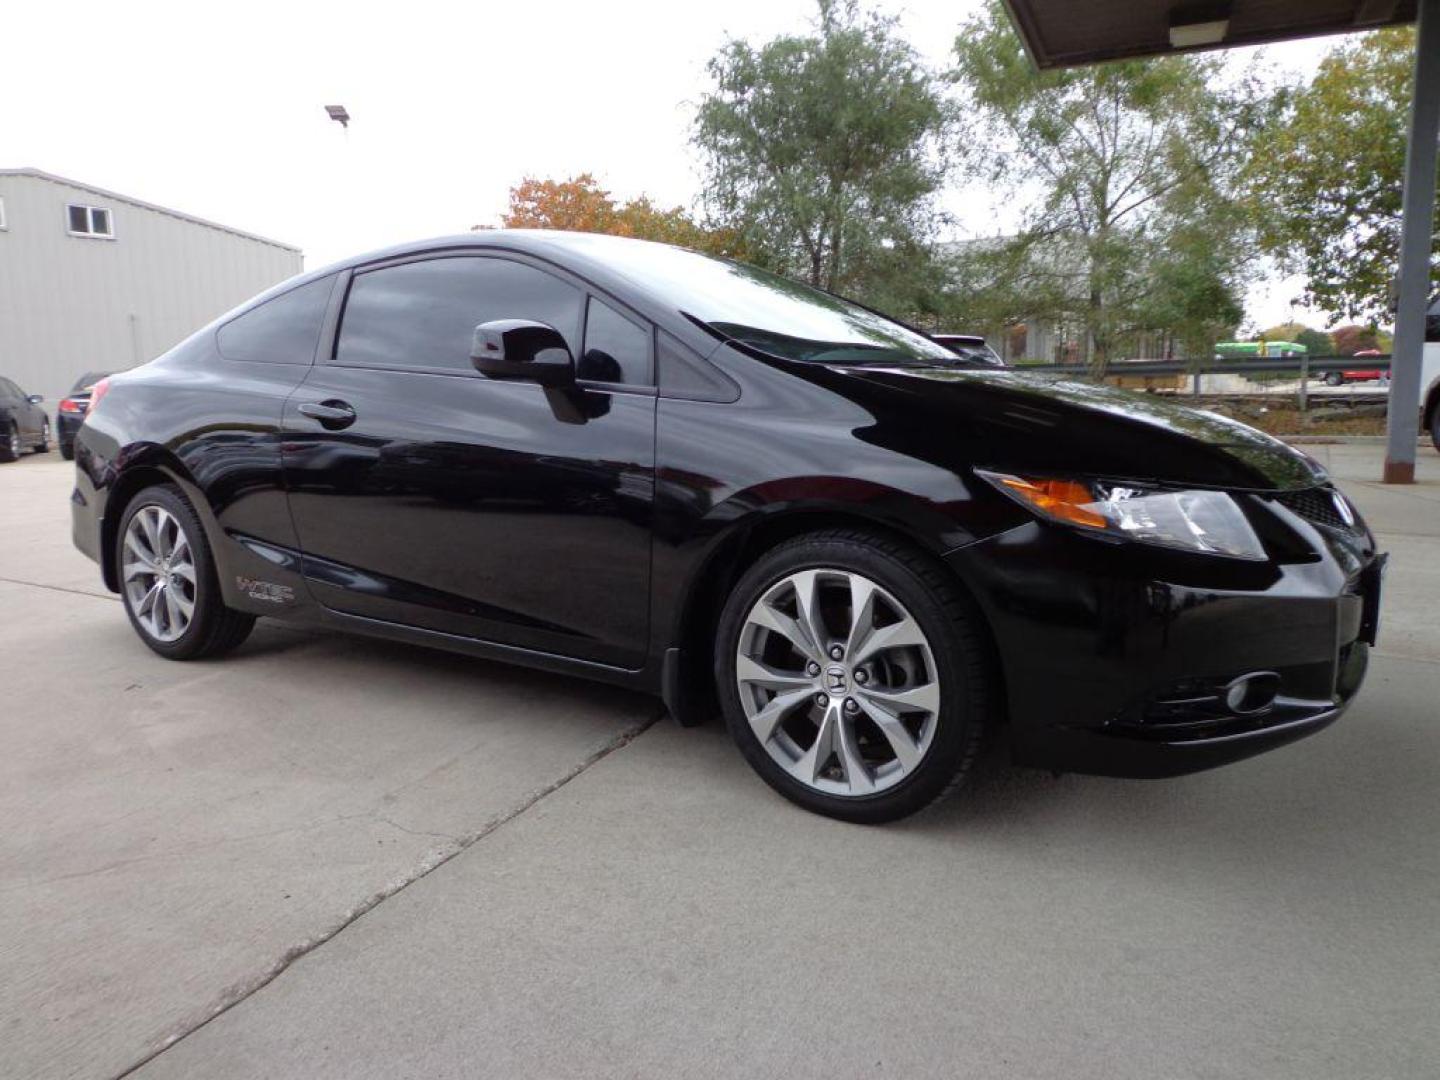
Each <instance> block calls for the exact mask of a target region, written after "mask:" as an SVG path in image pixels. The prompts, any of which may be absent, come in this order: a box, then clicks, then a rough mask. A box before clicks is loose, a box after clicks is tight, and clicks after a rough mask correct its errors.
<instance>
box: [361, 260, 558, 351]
mask: <svg viewBox="0 0 1440 1080" xmlns="http://www.w3.org/2000/svg"><path fill="white" fill-rule="evenodd" d="M584 301H585V295H584V293H582V292H581V291H580V290H579V289H577V288H575V287H574V286H573V285H570V284H568V283H567V282H564V281H561V280H560V279H559V278H557V277H554V276H552V275H550V274H547V273H545V272H544V271H543V270H537V269H535V268H534V267H533V266H527V265H525V264H524V263H517V262H511V261H510V260H508V259H496V258H486V257H482V256H468V255H467V256H462V257H458V258H441V259H427V260H425V261H424V262H412V263H401V264H400V265H398V266H386V267H381V268H380V269H378V270H367V271H365V272H364V273H361V274H356V275H355V277H354V278H353V279H352V280H351V282H350V296H349V298H348V299H347V300H346V302H345V315H344V317H343V319H342V320H341V322H340V336H339V340H338V341H337V342H336V343H335V362H336V363H337V364H346V365H350V366H353V367H381V368H402V369H403V368H412V369H416V370H420V371H439V372H457V373H459V372H466V373H469V374H474V373H475V368H474V367H473V366H472V365H471V363H470V346H471V344H472V342H473V339H474V336H475V327H476V326H478V325H479V324H480V323H483V322H490V321H491V320H492V319H535V320H538V321H539V322H543V323H549V324H550V325H551V326H553V327H555V329H557V330H559V331H560V333H561V334H562V335H564V337H565V340H566V341H567V342H568V343H569V345H570V349H571V351H572V352H573V351H574V350H575V346H576V344H577V342H578V341H579V338H580V312H581V309H582V308H583V306H584Z"/></svg>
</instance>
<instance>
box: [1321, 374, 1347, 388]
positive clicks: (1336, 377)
mask: <svg viewBox="0 0 1440 1080" xmlns="http://www.w3.org/2000/svg"><path fill="white" fill-rule="evenodd" d="M1344 383H1345V376H1344V375H1342V374H1340V372H1338V371H1332V372H1329V373H1328V374H1327V375H1326V376H1325V385H1326V386H1343V385H1344Z"/></svg>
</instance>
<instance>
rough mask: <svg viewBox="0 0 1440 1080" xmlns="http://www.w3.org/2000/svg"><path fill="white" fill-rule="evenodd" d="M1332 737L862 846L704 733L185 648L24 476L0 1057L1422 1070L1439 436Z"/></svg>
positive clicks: (511, 690)
mask: <svg viewBox="0 0 1440 1080" xmlns="http://www.w3.org/2000/svg"><path fill="white" fill-rule="evenodd" d="M1306 449H1307V450H1308V451H1309V452H1311V453H1313V454H1314V455H1315V456H1317V457H1320V458H1321V459H1322V460H1325V461H1326V462H1327V464H1329V466H1330V467H1331V469H1332V471H1333V472H1334V473H1335V474H1336V476H1337V477H1339V478H1340V479H1341V481H1342V483H1343V485H1344V486H1345V488H1346V490H1347V491H1348V492H1349V493H1350V494H1351V495H1352V497H1353V498H1354V499H1355V501H1356V502H1357V503H1358V504H1359V505H1360V506H1361V507H1362V509H1363V510H1364V511H1365V513H1366V514H1367V516H1368V517H1369V518H1370V521H1371V523H1372V525H1373V526H1374V527H1375V529H1376V531H1377V532H1378V533H1379V534H1380V536H1381V540H1382V545H1383V546H1384V547H1386V548H1388V549H1389V550H1390V551H1391V552H1392V570H1391V574H1390V577H1389V581H1388V586H1387V594H1386V601H1385V607H1384V613H1383V621H1382V636H1381V645H1380V648H1379V649H1378V650H1377V653H1376V655H1375V657H1374V662H1373V666H1372V668H1371V675H1370V680H1369V685H1368V686H1367V687H1366V689H1365V691H1364V692H1363V693H1362V696H1361V699H1360V701H1359V703H1358V704H1357V705H1356V707H1355V708H1354V709H1353V710H1352V711H1351V712H1350V713H1349V715H1348V716H1347V717H1346V718H1345V719H1344V720H1342V721H1341V722H1340V723H1339V724H1337V725H1335V726H1334V727H1332V728H1330V729H1329V730H1328V731H1326V732H1324V733H1322V734H1320V735H1318V736H1316V737H1314V738H1312V739H1309V740H1306V741H1304V742H1301V743H1299V744H1296V745H1295V746H1292V747H1288V748H1285V749H1282V750H1280V751H1278V752H1276V753H1273V754H1269V755H1266V756H1263V757H1260V758H1256V759H1253V760H1251V761H1247V762H1243V763H1240V764H1238V765H1234V766H1231V767H1229V768H1226V769H1222V770H1218V771H1215V772H1211V773H1205V774H1200V775H1196V776H1191V777H1185V778H1181V779H1178V780H1171V781H1163V782H1136V781H1120V780H1104V779H1092V778H1086V777H1071V776H1067V777H1061V778H1055V777H1051V776H1049V775H1048V774H1040V773H1034V772H1028V771H1022V770H1017V769H1014V768H1011V767H1010V766H1008V765H1007V764H1006V763H1005V762H1004V760H1003V758H1002V757H1001V756H1000V755H998V754H992V755H991V756H990V758H988V759H987V760H986V761H984V762H983V763H982V765H981V767H980V769H979V772H978V774H977V776H976V777H975V780H974V783H973V784H972V785H971V786H970V788H969V789H968V790H966V791H964V792H962V794H961V795H960V797H958V798H956V799H953V800H951V801H950V802H948V803H946V804H944V805H943V806H941V807H939V808H938V809H936V810H934V811H932V812H930V813H928V814H926V815H923V816H921V817H919V818H916V819H913V820H911V821H909V822H905V823H902V824H900V825H898V826H890V827H885V828H878V829H867V828H863V827H857V826H847V825H842V824H839V823H836V822H831V821H827V820H823V819H821V818H817V817H813V816H810V815H807V814H805V813H804V812H802V811H800V810H798V809H796V808H793V807H791V806H790V805H789V804H787V803H784V802H783V801H781V800H780V799H779V798H778V797H777V796H775V795H773V794H772V793H771V792H770V791H769V790H768V789H767V788H765V787H764V785H763V784H762V783H761V782H760V781H759V780H758V779H757V778H756V777H754V776H753V775H752V774H751V773H750V771H749V769H748V768H747V767H746V766H745V765H744V763H743V762H742V761H741V760H740V758H739V756H738V754H736V753H735V752H734V751H733V750H732V749H731V747H730V746H729V745H728V743H727V742H726V740H725V738H724V735H723V733H722V732H721V731H720V730H718V729H717V728H708V729H700V730H692V731H685V730H681V729H678V728H676V727H675V726H673V725H672V724H671V723H670V722H669V721H664V720H662V721H660V722H658V723H657V722H656V720H657V718H658V716H659V706H658V703H656V702H653V701H651V700H649V699H647V698H643V697H637V696H634V695H630V694H625V693H622V692H620V691H616V690H611V689H607V688H604V687H599V686H593V685H589V684H586V683H581V682H577V681H573V680H568V679H563V678H558V677H554V676H547V675H537V674H533V673H528V672H523V671H519V670H515V669H509V668H505V667H501V666H498V665H492V664H487V663H483V662H479V661H475V660H469V659H465V658H460V657H453V656H448V655H443V654H438V653H430V652H425V651H422V650H418V649H412V648H407V647H403V646H396V645H390V644H382V643H372V642H367V641H361V640H357V639H351V638H345V637H338V636H332V635H326V634H318V633H300V632H296V631H293V630H288V629H285V628H283V627H279V626H274V625H267V624H265V623H262V624H261V627H260V629H258V630H257V632H256V633H255V635H254V636H253V637H252V638H251V640H250V641H249V642H248V643H247V644H246V645H245V646H244V647H243V648H242V649H241V650H240V651H239V652H238V653H236V654H235V655H234V656H233V657H231V658H229V659H226V660H222V661H218V662H213V663H194V664H175V663H169V662H166V661H164V660H161V659H159V658H158V657H155V656H154V655H152V654H151V653H150V652H149V651H148V650H146V649H145V648H144V647H143V646H142V645H141V644H140V642H139V641H138V640H137V639H136V638H135V636H134V635H133V633H132V632H131V630H130V628H129V625H128V624H127V622H126V620H125V617H124V614H123V612H122V610H121V607H120V605H119V603H118V601H117V600H116V599H115V598H114V597H112V596H111V595H110V594H108V593H106V592H105V590H104V588H103V586H102V585H101V584H100V581H99V576H98V572H97V571H96V569H95V568H94V567H93V566H92V564H90V563H89V562H88V561H87V560H85V559H84V558H83V557H82V556H80V555H79V554H78V553H76V552H75V551H74V550H73V549H72V548H71V546H70V540H69V511H68V504H67V497H68V494H69V488H70V475H71V469H70V466H69V465H68V464H66V463H64V462H62V461H60V459H59V456H58V455H56V454H53V453H52V454H50V455H46V456H44V457H30V458H26V459H23V460H22V461H21V462H20V463H18V464H13V465H5V466H0V616H3V617H0V686H3V688H4V694H3V697H0V740H3V745H4V747H5V753H4V754H3V755H0V820H3V821H4V822H5V828H4V830H3V832H0V972H3V974H4V978H3V979H0V1075H3V1076H5V1077H30V1076H34V1077H46V1078H51V1077H71V1076H80V1077H97V1076H98V1077H103V1076H117V1075H122V1074H126V1073H127V1072H130V1071H132V1070H133V1071H135V1072H136V1075H139V1076H143V1077H147V1078H148V1077H161V1076H166V1077H168V1076H174V1077H202V1076H203V1077H241V1076H245V1077H251V1076H254V1077H260V1076H265V1077H276V1076H296V1077H301V1076H303V1077H307V1078H313V1077H331V1076H333V1077H347V1078H353V1077H372V1076H373V1077H395V1076H416V1077H419V1076H425V1077H433V1076H546V1077H564V1076H577V1077H580V1076H584V1077H603V1076H617V1077H618V1076H626V1077H639V1076H644V1077H650V1076H654V1077H664V1078H667V1080H673V1078H680V1077H722V1076H747V1077H770V1076H777V1077H778V1076H786V1077H808V1076H817V1077H818V1076H826V1077H830V1078H834V1077H837V1076H838V1077H849V1076H859V1075H867V1076H868V1075H874V1076H895V1077H930V1076H934V1077H956V1076H983V1077H986V1078H994V1077H1017V1078H1026V1080H1037V1078H1043V1077H1056V1078H1060V1077H1063V1078H1065V1080H1080V1078H1086V1077H1096V1078H1105V1080H1116V1078H1128V1077H1136V1078H1147V1080H1154V1078H1159V1077H1164V1078H1175V1077H1255V1078H1264V1080H1278V1078H1283V1077H1296V1078H1305V1080H1316V1078H1322V1077H1336V1078H1345V1080H1353V1078H1356V1077H1366V1078H1382V1077H1397V1078H1398V1077H1426V1076H1434V1075H1436V1074H1437V1073H1440V1022H1437V1019H1440V1014H1437V1008H1436V1003H1437V1001H1440V842H1437V837H1440V799H1437V798H1436V795H1435V777H1436V769H1437V764H1440V457H1437V455H1436V454H1435V453H1434V452H1433V451H1431V450H1429V449H1428V448H1427V449H1425V450H1424V451H1422V454H1421V468H1420V474H1421V477H1422V482H1421V483H1420V484H1417V485H1415V486H1413V487H1407V488H1384V487H1381V486H1380V485H1378V484H1375V483H1373V482H1371V481H1372V479H1373V478H1374V477H1375V476H1377V475H1378V473H1379V456H1380V452H1381V451H1380V448H1379V447H1377V446H1355V445H1347V446H1310V447H1307V448H1306Z"/></svg>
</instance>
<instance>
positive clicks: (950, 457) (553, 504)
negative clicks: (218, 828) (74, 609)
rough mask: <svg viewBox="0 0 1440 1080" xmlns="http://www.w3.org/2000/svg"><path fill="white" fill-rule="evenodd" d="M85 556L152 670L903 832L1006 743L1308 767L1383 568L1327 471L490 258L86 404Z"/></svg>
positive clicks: (627, 249)
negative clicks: (622, 707)
mask: <svg viewBox="0 0 1440 1080" xmlns="http://www.w3.org/2000/svg"><path fill="white" fill-rule="evenodd" d="M76 465H77V469H76V472H77V475H76V486H75V491H74V494H73V499H72V502H73V511H74V539H75V543H76V544H77V545H78V546H79V547H80V549H81V550H82V551H84V552H85V553H86V554H88V555H89V556H90V557H91V558H93V559H95V560H96V561H97V562H98V563H99V564H100V567H101V572H102V574H103V576H104V581H105V584H106V585H107V586H108V587H109V588H110V589H111V590H113V591H116V592H118V593H120V594H121V596H122V598H123V600H124V604H125V610H126V612H127V613H128V615H129V618H130V621H131V623H132V624H133V626H134V628H135V631H136V632H137V633H138V634H139V635H140V638H141V639H142V640H143V641H144V642H145V644H146V645H148V646H149V647H150V648H151V649H153V650H154V651H155V652H157V653H159V654H161V655H162V656H166V657H170V658H173V659H177V660H184V659H193V658H198V657H205V656H215V655H217V654H220V653H223V652H225V651H226V650H229V649H233V648H234V647H235V646H237V645H238V644H240V643H241V642H242V641H243V640H244V639H245V636H246V635H247V634H248V633H249V631H250V628H251V626H252V625H253V624H254V621H255V618H256V617H257V616H269V617H272V618H276V619H287V620H296V621H305V622H310V623H318V624H321V625H324V626H329V627H334V628H338V629H342V630H350V631H355V632H359V633H363V634H372V635H376V636H379V637H384V638H390V639H393V640H397V641H407V642H415V643H420V644H428V645H434V646H437V647H440V648H445V649H452V650H456V651H459V652H464V653H469V654H472V655H475V656H482V657H488V658H494V659H501V660H508V661H514V662H516V663H520V664H527V665H530V666H533V667H537V668H542V669H545V670H549V671H555V672H565V673H569V674H578V675H583V676H590V677H593V678H596V679H600V680H604V681H607V682H612V683H618V684H621V685H624V686H628V687H634V688H638V689H642V690H645V691H649V692H652V693H656V694H659V695H660V696H661V697H663V699H664V701H665V702H666V704H667V705H668V707H669V709H670V711H671V712H672V714H673V715H674V716H675V717H676V718H677V719H678V720H679V721H680V722H681V723H684V724H691V723H697V722H700V721H702V720H704V719H705V718H706V717H707V716H709V715H711V714H712V713H713V711H714V709H715V706H716V705H717V704H718V706H719V709H720V711H721V712H723V715H724V717H725V720H726V722H727V724H728V726H729V729H730V732H731V733H732V735H733V736H734V739H735V741H736V743H737V744H738V745H739V747H740V750H741V752H742V753H743V754H744V755H745V757H746V758H747V759H748V760H749V762H750V763H751V765H753V766H754V768H755V769H756V771H757V772H759V774H760V775H761V777H763V778H764V779H765V781H766V782H768V783H769V784H770V785H771V786H772V787H774V788H775V789H776V790H777V791H779V792H780V793H781V794H783V795H785V796H786V797H788V798H790V799H792V800H794V801H795V802H796V803H799V804H801V805H802V806H805V807H808V808H809V809H811V810H815V811H818V812H820V813H823V814H829V815H832V816H834V817H838V818H844V819H847V820H851V821H863V822H878V821H886V820H891V819H894V818H898V817H901V816H903V815H905V814H908V813H911V812H912V811H915V810H917V809H919V808H920V807H922V806H925V805H926V804H927V803H930V802H931V801H933V800H934V799H936V798H937V797H939V796H940V795H942V794H943V793H945V792H946V791H948V790H949V789H951V788H952V787H954V786H955V785H956V784H957V783H958V782H959V781H960V780H961V779H962V777H963V776H964V774H965V772H966V770H967V768H968V767H969V765H970V763H971V762H972V760H973V759H974V758H975V755H976V751H977V747H978V746H979V744H980V741H981V738H982V735H983V734H984V733H985V732H986V731H987V730H991V729H993V730H996V731H997V732H999V733H1000V734H1001V735H1002V736H1003V737H1004V738H1006V739H1007V740H1008V742H1009V744H1010V746H1011V748H1012V752H1013V757H1014V759H1015V760H1016V761H1017V762H1020V763H1023V764H1027V765H1032V766H1039V767H1044V768H1047V769H1054V770H1060V771H1080V772H1089V773H1099V774H1105V775H1112V776H1132V777H1160V776H1168V775H1174V774H1178V773H1184V772H1189V771H1193V770H1196V769H1202V768H1206V767H1209V766H1214V765H1219V764H1222V763H1225V762H1229V761H1234V760H1236V759H1239V758H1243V757H1246V756H1249V755H1251V754H1255V753H1257V752H1259V751H1262V750H1266V749H1269V748H1271V747H1275V746H1278V745H1280V744H1282V743H1286V742H1289V741H1291V740H1294V739H1297V738H1299V737H1301V736H1303V735H1307V734H1309V733H1311V732H1314V731H1316V730H1318V729H1320V728H1322V727H1324V726H1325V725H1326V724H1328V723H1330V722H1331V721H1332V720H1334V719H1335V718H1336V717H1337V716H1338V715H1339V714H1340V713H1341V712H1342V711H1343V710H1344V709H1345V707H1346V705H1347V704H1348V702H1349V701H1350V700H1351V698H1352V697H1353V695H1354V694H1355V692H1356V690H1357V689H1358V688H1359V686H1360V682H1361V680H1362V678H1363V676H1364V672H1365V665H1366V658H1367V647H1368V645H1369V644H1371V643H1373V642H1374V640H1375V632H1376V617H1377V610H1378V603H1379V587H1380V570H1381V567H1382V564H1383V560H1384V556H1382V555H1379V554H1377V552H1376V550H1375V541H1374V538H1373V537H1372V536H1371V534H1370V532H1369V530H1368V529H1367V528H1366V526H1365V524H1364V522H1363V521H1362V520H1361V518H1360V516H1359V514H1358V513H1357V512H1356V510H1355V508H1354V507H1353V506H1352V505H1351V504H1350V503H1349V502H1348V501H1347V500H1346V498H1345V497H1344V496H1343V495H1342V494H1341V493H1340V492H1339V491H1337V490H1336V489H1335V487H1334V486H1333V485H1332V484H1331V483H1330V481H1329V480H1328V479H1327V477H1326V475H1325V473H1324V472H1323V471H1322V469H1321V468H1320V467H1319V466H1318V465H1317V464H1316V463H1315V462H1313V461H1312V460H1310V459H1309V458H1307V457H1305V456H1304V455H1302V454H1300V453H1298V452H1297V451H1295V450H1292V449H1290V448H1289V447H1287V446H1285V445H1284V444H1282V443H1280V442H1278V441H1276V440H1275V439H1272V438H1270V437H1268V436H1266V435H1263V434H1261V433H1259V432H1257V431H1254V430H1253V429H1251V428H1249V427H1246V426H1244V425H1242V424H1238V423H1235V422H1233V421H1230V420H1227V419H1224V418H1222V417H1219V416H1215V415H1212V414H1208V413H1204V412H1196V411H1192V410H1190V409H1186V408H1182V407H1179V406H1176V405H1173V404H1171V403H1169V402H1166V401H1164V400H1162V399H1158V398H1156V397H1154V396H1140V395H1133V394H1129V393H1126V392H1123V391H1119V390H1111V389H1107V388H1103V387H1097V386H1094V385H1087V384H1084V383H1079V382H1071V381H1066V380H1064V379H1056V378H1051V377H1044V376H1034V375H1026V374H1024V373H1022V372H1020V371H1016V370H1013V369H1003V368H996V367H994V366H992V365H982V364H976V365H975V366H974V367H973V368H966V367H965V366H963V365H959V366H957V364H956V357H955V354H954V353H953V352H951V351H950V350H949V349H947V348H945V347H944V346H942V345H939V344H937V343H935V342H934V341H932V340H931V339H929V338H927V337H926V336H924V335H923V334H921V333H919V332H917V331H915V330H913V329H911V328H909V327H907V326H905V325H903V324H901V323H898V322H896V321H894V320H892V319H889V318H887V317H885V316H883V315H881V314H879V313H877V312H875V311H872V310H869V309H867V308H864V307H861V306H858V305H856V304H853V303H850V302H848V301H845V300H843V299H840V298H837V297H835V296H832V295H829V294H826V293H823V292H819V291H816V290H814V289H812V288H809V287H807V286H805V285H801V284H798V283H796V282H794V281H790V280H788V279H786V278H783V277H778V276H775V275H773V274H770V273H768V272H765V271H762V270H758V269H756V268H754V267H750V266H746V265H742V264H738V263H733V262H727V261H724V260H719V259H713V258H709V257H706V256H702V255H698V254H695V253H692V252H687V251H683V250H680V249H677V248H672V247H667V246H663V245H658V244H651V243H646V242H641V241H636V240H625V239H619V238H614V237H605V236H591V235H577V234H565V233H549V232H538V231H535V232H530V231H519V232H507V231H499V232H489V233H484V234H473V235H469V236H463V237H457V238H453V239H447V240H439V241H431V242H427V243H418V244H412V245H406V246H402V247H396V248H392V249H389V250H386V251H382V252H379V253H376V254H373V255H367V256H364V257H360V258H356V259H352V260H350V261H347V262H344V263H341V264H338V265H336V266H332V267H328V268H326V269H324V270H320V271H317V272H314V273H311V274H308V275H305V276H303V277H299V278H296V279H294V280H292V281H289V282H286V283H285V284H283V285H280V286H278V287H276V288H274V289H272V290H270V291H269V292H267V293H264V294H262V295H261V296H259V297H256V298H255V299H254V300H253V301H251V302H250V303H248V304H245V305H244V306H242V307H240V308H239V309H237V310H236V311H234V312H232V313H230V314H228V315H226V316H224V317H222V318H221V319H219V320H217V321H216V322H215V323H214V324H212V325H211V326H208V327H206V328H205V329H203V330H201V331H199V332H198V333H196V334H195V335H194V336H192V337H191V338H189V339H188V340H186V341H185V342H183V343H182V344H180V345H178V346H176V347H175V348H174V349H172V350H171V351H170V352H169V353H167V354H165V355H164V356H162V357H160V358H159V359H156V360H154V361H152V362H151V363H149V364H146V365H145V366H143V367H140V368H137V369H135V370H133V371H129V372H126V373H124V374H123V375H118V376H114V377H112V378H110V379H108V380H107V381H104V382H102V383H101V384H100V385H99V386H98V387H97V388H96V390H95V394H94V399H93V402H92V407H91V410H90V413H89V416H88V418H87V420H86V422H85V424H84V426H83V427H82V428H81V429H80V432H79V434H78V436H77V438H76Z"/></svg>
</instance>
